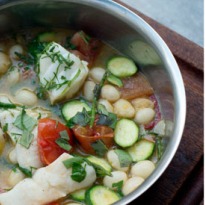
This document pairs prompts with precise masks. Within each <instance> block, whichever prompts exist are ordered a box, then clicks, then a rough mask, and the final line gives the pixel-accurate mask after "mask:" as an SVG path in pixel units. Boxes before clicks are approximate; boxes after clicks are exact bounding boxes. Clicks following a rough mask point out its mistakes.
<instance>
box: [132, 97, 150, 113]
mask: <svg viewBox="0 0 205 205" xmlns="http://www.w3.org/2000/svg"><path fill="white" fill-rule="evenodd" d="M132 105H133V107H134V108H135V111H138V110H139V109H142V108H152V109H153V108H154V103H153V102H152V101H151V100H149V99H147V98H136V99H134V100H132Z"/></svg>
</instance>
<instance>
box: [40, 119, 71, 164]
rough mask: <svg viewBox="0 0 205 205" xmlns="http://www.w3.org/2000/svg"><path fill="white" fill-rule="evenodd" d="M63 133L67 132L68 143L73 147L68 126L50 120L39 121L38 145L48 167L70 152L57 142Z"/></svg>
mask: <svg viewBox="0 0 205 205" xmlns="http://www.w3.org/2000/svg"><path fill="white" fill-rule="evenodd" d="M62 131H66V132H67V134H68V136H69V140H68V143H69V145H71V146H72V145H73V138H72V133H71V130H70V129H69V128H68V127H67V126H65V125H63V124H62V123H60V122H58V121H56V120H53V119H49V118H43V119H40V120H39V121H38V138H37V143H38V150H39V153H40V158H41V161H42V163H43V164H45V165H48V164H50V163H52V162H53V161H54V160H56V159H57V158H58V157H59V156H60V155H61V154H63V153H64V152H68V151H66V150H64V149H63V148H61V147H60V146H59V145H58V144H57V143H56V140H57V139H58V138H59V137H60V132H62ZM70 152H72V148H71V150H69V152H68V153H70Z"/></svg>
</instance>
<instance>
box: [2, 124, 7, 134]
mask: <svg viewBox="0 0 205 205" xmlns="http://www.w3.org/2000/svg"><path fill="white" fill-rule="evenodd" d="M2 130H3V132H7V131H8V123H6V124H5V125H4V126H3V127H2Z"/></svg>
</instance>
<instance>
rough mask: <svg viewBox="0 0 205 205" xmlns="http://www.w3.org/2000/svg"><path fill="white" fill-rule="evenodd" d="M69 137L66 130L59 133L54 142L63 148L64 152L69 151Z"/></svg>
mask: <svg viewBox="0 0 205 205" xmlns="http://www.w3.org/2000/svg"><path fill="white" fill-rule="evenodd" d="M69 139H70V137H69V135H68V132H67V131H66V130H63V131H61V132H60V137H59V138H58V139H57V140H56V141H55V142H56V144H58V146H59V147H61V148H63V149H64V150H66V151H70V150H71V149H72V147H71V146H70V144H69V142H68V141H69Z"/></svg>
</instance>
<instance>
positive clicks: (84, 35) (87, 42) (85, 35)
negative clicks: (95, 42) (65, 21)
mask: <svg viewBox="0 0 205 205" xmlns="http://www.w3.org/2000/svg"><path fill="white" fill-rule="evenodd" d="M79 35H80V37H81V38H82V39H83V41H84V42H85V43H86V44H89V42H90V40H91V37H90V36H88V35H87V34H85V33H84V32H83V31H80V32H79Z"/></svg>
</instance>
